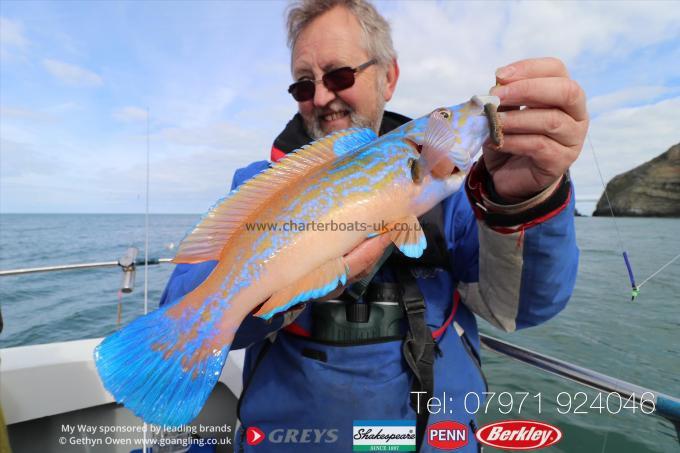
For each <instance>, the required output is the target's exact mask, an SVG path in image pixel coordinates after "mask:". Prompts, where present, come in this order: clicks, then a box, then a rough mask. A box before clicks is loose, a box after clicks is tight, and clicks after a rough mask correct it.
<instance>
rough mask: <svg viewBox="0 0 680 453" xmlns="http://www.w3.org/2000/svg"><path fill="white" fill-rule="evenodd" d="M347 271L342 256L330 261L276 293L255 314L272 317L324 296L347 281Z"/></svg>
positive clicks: (267, 317)
mask: <svg viewBox="0 0 680 453" xmlns="http://www.w3.org/2000/svg"><path fill="white" fill-rule="evenodd" d="M347 273H348V269H347V266H346V265H345V261H344V260H343V259H342V257H340V258H336V259H333V260H331V261H328V262H327V263H326V264H324V265H322V266H321V267H320V268H318V269H316V270H314V271H312V272H310V273H309V274H307V275H306V276H304V277H302V278H301V279H300V280H298V281H297V282H295V283H293V284H292V285H289V286H286V287H285V288H283V289H281V290H279V291H277V292H276V293H274V294H273V295H272V296H271V297H270V298H269V300H267V302H265V303H264V305H263V306H262V307H261V308H260V309H259V310H258V311H257V313H255V316H259V317H260V318H264V319H270V318H271V317H272V316H274V315H275V314H276V313H280V312H282V311H286V310H288V309H289V308H290V307H292V306H293V305H295V304H298V303H300V302H305V301H307V300H311V299H318V298H319V297H323V296H325V295H326V294H328V293H330V292H331V291H333V290H334V289H335V288H337V286H338V284H340V285H344V284H345V283H347Z"/></svg>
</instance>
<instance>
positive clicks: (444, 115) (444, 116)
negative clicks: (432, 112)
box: [439, 110, 451, 120]
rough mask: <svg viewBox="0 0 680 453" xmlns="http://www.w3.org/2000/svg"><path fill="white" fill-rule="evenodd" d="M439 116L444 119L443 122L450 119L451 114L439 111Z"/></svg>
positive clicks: (446, 111)
mask: <svg viewBox="0 0 680 453" xmlns="http://www.w3.org/2000/svg"><path fill="white" fill-rule="evenodd" d="M439 116H441V117H442V118H444V119H445V120H448V119H449V118H451V113H449V111H448V110H440V111H439Z"/></svg>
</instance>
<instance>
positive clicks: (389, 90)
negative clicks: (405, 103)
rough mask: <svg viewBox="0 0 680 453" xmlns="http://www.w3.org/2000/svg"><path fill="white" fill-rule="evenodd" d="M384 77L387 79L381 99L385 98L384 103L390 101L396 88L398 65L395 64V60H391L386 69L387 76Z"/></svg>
mask: <svg viewBox="0 0 680 453" xmlns="http://www.w3.org/2000/svg"><path fill="white" fill-rule="evenodd" d="M385 77H386V78H387V83H386V84H385V91H384V92H383V97H384V98H385V102H387V101H389V100H390V99H392V95H393V94H394V90H395V89H396V88H397V80H398V79H399V64H398V63H397V59H396V58H394V59H393V60H392V63H390V65H389V67H388V68H387V74H385Z"/></svg>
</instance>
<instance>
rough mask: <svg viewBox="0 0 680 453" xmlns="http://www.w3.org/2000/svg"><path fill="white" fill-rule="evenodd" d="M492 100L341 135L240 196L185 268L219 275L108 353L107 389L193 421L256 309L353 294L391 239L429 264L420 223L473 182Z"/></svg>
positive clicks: (223, 208)
mask: <svg viewBox="0 0 680 453" xmlns="http://www.w3.org/2000/svg"><path fill="white" fill-rule="evenodd" d="M491 102H494V103H495V104H496V105H497V103H498V100H497V98H493V99H491ZM484 103H485V102H484V100H483V99H480V98H473V99H472V100H471V101H469V102H467V103H464V104H461V105H459V106H455V107H450V108H445V109H437V110H435V111H434V112H433V113H432V114H430V115H428V116H425V117H422V118H420V119H417V120H414V121H411V122H409V123H407V124H405V125H403V126H402V127H400V128H398V129H396V130H394V131H392V132H391V133H389V134H386V135H384V136H382V137H380V138H377V137H376V136H375V133H374V132H372V131H371V130H369V129H347V130H344V131H340V132H337V133H334V134H331V135H329V136H327V137H325V138H323V139H320V140H318V141H316V142H314V143H313V144H311V145H308V146H306V147H303V148H302V149H300V150H298V151H296V152H295V153H292V154H289V155H288V156H286V157H285V158H284V159H282V160H281V161H279V162H278V163H276V164H273V165H272V167H271V168H269V169H267V170H265V171H264V172H262V173H260V174H259V175H257V176H255V177H254V178H252V179H250V180H249V181H247V182H246V183H244V184H243V185H241V186H240V187H239V188H237V189H235V190H234V191H232V193H230V194H229V195H228V196H227V197H226V198H225V199H224V200H221V201H220V202H219V203H218V204H216V205H215V207H213V208H212V209H211V210H210V211H209V212H208V214H206V215H205V216H204V218H203V219H202V220H201V222H200V223H199V224H198V225H197V226H196V227H195V228H194V230H193V231H192V232H191V233H190V234H189V235H188V236H187V238H185V240H184V241H183V242H182V244H181V245H180V248H179V251H178V254H177V256H176V258H175V260H174V261H175V262H177V263H198V262H203V261H207V260H218V264H217V265H216V267H215V268H214V270H213V272H212V273H211V274H210V275H209V276H208V278H207V279H206V280H205V281H204V282H203V283H202V284H201V285H200V286H199V287H197V288H196V289H195V290H194V291H192V292H191V293H189V294H187V295H186V296H185V297H184V298H182V299H181V300H178V301H174V302H173V303H172V304H169V305H166V306H164V307H162V308H160V309H158V310H156V311H155V312H153V313H150V314H149V315H146V316H144V317H141V318H138V319H137V320H135V321H133V322H132V323H131V324H130V325H128V326H127V327H125V328H124V329H122V330H120V331H118V332H116V333H114V334H113V335H111V336H109V337H107V338H106V339H105V340H104V341H103V342H102V344H100V345H99V346H98V347H97V349H96V351H95V360H96V363H97V367H98V371H99V373H100V376H101V378H102V381H103V382H104V385H105V386H106V388H107V389H108V390H109V391H111V393H112V394H113V395H114V397H115V398H116V399H117V400H118V401H119V402H121V403H123V404H125V405H126V406H128V407H129V408H130V409H131V410H133V411H134V412H135V413H136V414H137V415H139V416H140V417H142V418H143V419H144V420H145V421H148V422H151V423H156V424H161V425H172V426H175V425H180V424H184V423H187V422H189V421H190V420H191V419H193V418H194V417H195V416H196V415H197V414H198V412H199V411H200V409H201V407H202V406H203V404H204V403H205V400H206V399H207V396H208V395H209V393H210V391H211V389H212V387H213V386H214V385H215V383H216V382H217V380H218V378H219V375H220V372H221V368H222V366H223V364H224V361H225V359H226V355H227V353H228V351H229V346H230V344H231V342H232V341H233V338H234V335H235V333H236V330H237V329H238V327H239V326H240V324H241V322H242V321H243V319H244V318H245V317H246V316H247V315H248V314H249V313H250V312H252V311H253V310H254V309H255V308H256V307H258V306H259V305H261V304H263V303H264V304H263V305H262V306H261V307H260V308H259V310H258V311H257V313H255V315H256V316H260V317H262V318H265V319H269V318H271V316H273V315H274V314H276V313H278V312H282V311H285V310H287V309H288V308H290V307H291V306H293V305H296V304H298V303H301V302H305V301H309V300H313V299H316V298H319V297H322V296H324V295H325V294H328V293H329V292H331V291H333V290H334V289H336V288H337V287H338V285H344V284H345V283H346V279H347V268H346V266H345V264H344V262H343V258H342V257H343V256H344V255H346V254H347V253H348V252H350V251H351V250H352V249H354V248H355V247H356V246H357V245H359V244H360V243H362V242H363V241H365V240H366V239H367V238H368V237H372V236H375V235H378V234H388V235H390V239H391V240H392V241H393V242H394V243H395V245H396V246H397V247H398V248H399V249H400V250H401V251H402V252H403V253H404V254H405V255H407V256H410V257H418V256H420V255H421V254H422V252H423V250H424V249H425V247H426V246H427V244H426V241H425V236H424V234H423V232H422V229H421V228H420V225H419V223H418V220H417V217H418V216H420V215H422V214H424V213H425V212H427V211H428V210H430V209H431V208H432V207H434V206H435V205H436V204H437V203H439V202H440V201H442V200H443V199H444V198H446V197H448V196H449V195H451V194H452V193H454V192H455V191H457V190H458V189H459V188H460V186H461V185H462V183H463V181H464V178H465V175H466V173H467V171H468V170H469V168H470V166H471V164H472V159H473V157H474V155H475V153H476V152H477V151H478V150H479V148H480V146H481V144H482V142H483V141H484V140H485V139H486V138H487V137H488V134H489V129H488V124H487V119H486V117H484V116H483V115H482V111H483V104H484ZM124 367H127V368H124ZM140 376H147V377H148V379H149V384H148V385H140V384H139V379H140Z"/></svg>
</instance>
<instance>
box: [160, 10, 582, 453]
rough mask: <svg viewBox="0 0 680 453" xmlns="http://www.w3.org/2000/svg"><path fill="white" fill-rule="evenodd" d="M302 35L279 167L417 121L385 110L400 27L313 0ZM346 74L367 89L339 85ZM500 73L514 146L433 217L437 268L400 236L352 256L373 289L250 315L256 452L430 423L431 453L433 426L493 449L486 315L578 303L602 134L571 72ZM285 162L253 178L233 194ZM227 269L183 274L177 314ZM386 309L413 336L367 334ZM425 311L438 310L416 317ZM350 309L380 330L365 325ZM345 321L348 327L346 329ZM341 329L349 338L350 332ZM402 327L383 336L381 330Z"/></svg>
mask: <svg viewBox="0 0 680 453" xmlns="http://www.w3.org/2000/svg"><path fill="white" fill-rule="evenodd" d="M288 28H289V45H290V48H291V66H292V73H293V78H294V80H295V81H296V83H294V84H293V85H291V87H290V89H289V91H290V92H291V94H293V96H294V97H295V98H296V100H297V101H298V110H299V113H298V114H297V115H295V117H294V118H293V119H292V120H291V121H290V122H289V123H288V125H287V126H286V128H285V129H284V131H283V132H282V133H281V134H280V135H279V136H278V137H277V139H276V140H275V142H274V146H273V147H272V160H278V159H280V158H281V157H283V156H284V155H285V154H286V153H288V152H291V151H293V150H295V149H297V148H299V147H301V146H303V145H305V144H307V143H308V142H310V141H311V140H312V139H315V138H319V137H321V136H324V135H325V134H328V133H330V132H333V131H337V130H340V129H344V128H347V127H350V126H364V127H370V128H373V129H374V130H375V131H376V132H380V133H385V132H387V131H389V130H391V129H393V128H395V127H397V126H399V125H401V124H403V123H404V122H406V121H407V120H408V119H407V118H405V117H403V116H401V115H398V114H394V113H390V112H384V105H385V103H386V102H388V101H389V100H390V99H391V97H392V95H393V93H394V91H395V89H396V86H397V81H398V78H399V66H398V64H397V60H396V54H395V52H394V49H393V48H392V42H391V38H390V31H389V25H388V24H387V22H386V21H385V20H384V19H383V18H382V17H381V16H380V15H379V14H378V13H377V12H376V11H375V9H374V8H373V7H372V6H371V5H370V4H369V3H367V2H366V1H365V0H323V1H314V0H304V1H301V2H300V3H299V4H297V5H295V7H293V8H292V9H291V10H290V12H289V17H288ZM344 67H349V68H352V71H350V72H351V73H352V75H353V77H349V75H348V74H347V72H348V71H347V70H343V71H342V72H343V74H341V75H342V77H340V76H339V75H338V73H337V72H336V73H333V71H334V70H337V69H339V68H344ZM325 75H326V78H325V79H326V80H324V76H325ZM496 76H497V81H498V86H497V87H495V88H494V89H493V90H492V93H491V94H494V95H496V96H498V97H500V99H501V105H502V106H505V110H506V111H505V112H504V113H502V123H503V131H504V134H505V144H504V146H503V148H501V149H495V148H494V147H493V146H491V145H489V146H485V148H484V154H483V158H482V159H481V160H480V161H479V162H478V164H477V165H476V166H475V167H474V169H473V170H472V172H471V174H470V176H469V177H468V181H467V184H466V191H460V192H458V193H456V194H454V195H452V196H451V197H449V198H448V199H446V200H445V201H444V202H442V203H441V204H440V205H439V206H437V207H436V208H435V209H433V210H432V211H431V212H430V213H428V214H426V215H425V216H423V218H421V221H422V222H423V224H424V228H425V229H426V236H427V240H428V249H427V250H426V254H428V253H429V256H428V257H426V258H424V259H422V260H418V261H416V262H407V261H404V260H401V261H400V259H399V257H398V256H396V255H397V254H396V253H394V254H392V256H390V258H389V260H388V261H387V262H386V264H384V265H382V264H383V262H384V259H385V258H386V256H387V255H386V254H385V249H386V248H387V246H388V241H387V240H386V235H383V236H378V237H375V238H372V239H370V240H368V241H366V242H364V243H363V244H361V245H360V246H358V247H357V248H356V249H355V250H353V251H352V252H351V253H349V254H348V255H347V256H346V257H345V261H346V263H347V265H348V267H349V276H350V283H352V282H356V281H358V280H360V279H362V278H363V277H368V278H371V277H373V273H374V272H375V271H376V268H377V267H379V270H378V273H377V274H376V275H375V277H374V278H373V281H372V283H371V285H372V286H369V288H368V291H366V292H365V293H364V291H365V290H366V289H367V288H366V286H365V284H363V283H365V281H362V282H361V283H362V284H358V285H354V286H352V287H351V288H350V291H345V292H344V293H343V289H345V288H339V289H338V290H336V291H335V292H333V293H332V294H330V295H329V296H327V297H326V298H324V299H323V300H321V301H315V302H313V303H311V304H307V305H306V306H302V307H298V308H295V309H293V310H291V311H289V312H287V313H286V314H284V315H283V316H278V317H275V318H274V320H273V322H271V323H266V322H264V321H262V320H261V319H259V318H254V317H252V316H249V317H248V318H246V320H245V321H244V323H243V325H242V326H241V328H240V329H239V331H238V332H237V335H236V338H235V340H234V343H233V344H232V349H237V348H239V347H248V349H247V351H246V361H245V369H244V391H243V394H242V397H241V400H240V402H239V416H240V419H241V422H242V424H243V425H244V426H245V427H249V426H257V427H258V428H260V429H262V430H263V431H264V432H265V435H266V436H267V437H266V440H265V441H264V443H263V444H261V445H259V446H257V447H250V446H248V445H245V442H244V434H245V432H244V430H241V431H239V432H238V433H237V434H238V435H237V439H238V440H237V442H238V443H239V444H240V448H243V449H245V450H248V451H250V449H251V448H252V451H256V450H257V449H260V450H261V451H296V452H297V451H322V449H323V451H349V450H350V449H351V448H352V423H353V421H354V420H411V421H413V420H416V421H417V424H418V439H417V440H418V443H419V445H420V446H421V449H420V451H432V450H431V449H432V447H431V446H429V445H428V444H427V442H426V441H423V440H422V435H423V432H424V429H425V427H426V426H425V425H426V424H428V423H434V422H437V421H441V420H455V421H457V422H459V423H462V424H463V425H464V426H465V427H466V430H468V431H467V433H468V439H469V442H468V445H467V446H466V447H465V449H462V450H461V451H476V450H477V446H476V441H475V440H474V431H475V430H476V429H477V427H476V424H475V415H474V414H472V413H469V412H467V411H466V410H465V406H464V396H465V395H466V394H468V393H472V394H476V395H479V397H480V399H482V400H483V395H482V392H484V391H485V381H484V377H483V375H482V374H481V368H480V367H479V337H478V333H477V326H476V321H475V317H474V315H473V313H475V314H477V315H479V316H482V317H484V318H485V319H487V320H488V321H490V322H491V323H492V324H494V325H496V326H497V327H499V328H502V329H504V330H507V331H512V330H515V329H519V328H523V327H528V326H531V325H535V324H538V323H540V322H543V321H545V320H547V319H549V318H550V317H552V316H554V315H555V314H556V313H558V312H559V311H560V310H561V309H562V308H563V307H564V305H565V304H566V302H567V300H568V298H569V295H570V294H571V291H572V289H573V285H574V281H575V275H576V267H577V261H578V250H577V248H576V244H575V239H574V227H573V193H572V188H571V184H570V182H569V180H568V175H567V171H568V168H569V166H570V165H571V163H572V162H573V161H574V160H575V159H576V157H577V156H578V154H579V152H580V150H581V147H582V145H583V141H584V137H585V132H586V129H587V125H588V117H587V113H586V110H585V96H584V94H583V91H582V90H581V89H580V87H579V86H578V85H577V84H576V83H575V82H573V81H572V80H570V79H569V77H568V74H567V71H566V69H565V67H564V65H563V64H562V63H561V62H560V61H558V60H556V59H552V58H543V59H535V60H524V61H519V62H515V63H513V64H511V65H509V66H506V67H504V68H501V69H499V70H498V71H497V74H496ZM450 101H451V100H442V102H443V103H447V102H448V103H450ZM518 106H527V107H528V108H526V109H523V110H519V109H518ZM430 107H434V106H430ZM425 108H428V107H427V106H425ZM269 165H270V164H269V163H268V162H255V163H253V164H251V165H250V166H248V167H246V168H244V169H240V170H238V171H237V172H236V174H235V176H234V182H233V187H237V186H238V185H239V184H241V183H243V182H244V181H245V180H247V179H248V178H250V177H252V176H254V175H255V174H257V173H258V172H260V171H262V170H264V169H265V168H267V167H268V166H269ZM428 225H429V228H428ZM214 264H215V263H214V262H210V263H203V264H200V265H193V266H190V265H180V266H178V267H177V268H176V269H175V272H174V274H173V276H172V278H171V280H170V282H169V283H168V287H167V288H166V291H165V292H164V294H163V297H162V301H161V303H165V302H168V301H173V300H177V299H179V298H180V297H182V295H184V294H185V293H187V292H189V291H191V290H192V289H193V288H195V287H196V286H198V285H199V284H200V283H201V282H202V281H203V279H204V278H205V277H207V275H208V274H209V273H210V271H211V270H212V268H213V267H214ZM377 265H379V266H377ZM395 285H396V286H395ZM356 288H359V290H358V293H357V291H355V290H354V289H356ZM394 288H398V289H396V290H394ZM341 293H343V294H341ZM395 294H396V296H395ZM336 298H339V300H336ZM357 299H359V300H357ZM407 299H408V301H407ZM381 301H388V302H395V301H398V302H399V304H401V305H400V306H399V305H397V304H396V303H395V304H394V305H392V306H390V307H393V308H390V310H392V311H390V312H389V313H388V311H385V312H384V313H388V314H389V315H390V316H393V319H397V320H398V321H399V323H398V324H397V325H398V328H399V329H401V330H397V333H398V335H394V331H392V332H391V334H387V333H385V334H380V333H373V334H371V335H368V336H363V337H362V338H361V339H358V337H359V335H357V337H356V338H355V337H353V336H352V335H353V333H352V332H353V331H352V329H353V327H352V326H353V325H355V324H356V325H359V324H361V322H364V323H365V322H367V321H366V319H368V320H369V321H370V318H366V317H365V316H366V313H365V312H364V313H363V314H361V313H360V312H361V310H359V311H356V310H354V307H356V306H359V305H361V308H362V310H363V309H364V308H365V307H366V306H371V307H377V306H378V305H375V304H373V303H374V302H377V303H380V302H381ZM409 301H410V302H409ZM423 301H424V313H423V311H422V310H417V309H416V310H412V308H413V307H418V306H420V307H421V308H422V305H418V304H419V303H420V302H423ZM459 301H460V302H461V303H458V302H459ZM362 303H363V304H362ZM409 303H411V305H409ZM386 306H387V305H386ZM338 307H340V309H338ZM347 307H350V308H351V310H350V308H347ZM394 307H397V308H394ZM409 307H411V308H409ZM373 309H375V310H377V308H372V310H373ZM385 310H387V309H385ZM350 312H351V313H353V314H352V316H357V317H362V316H363V317H364V319H363V320H361V322H359V321H357V320H356V319H354V320H350V319H349V318H350ZM345 313H346V314H347V319H344V318H342V319H341V320H340V321H337V322H335V321H333V320H337V319H339V318H338V315H339V314H342V316H344V314H345ZM357 313H358V314H357ZM329 320H330V321H329ZM334 322H335V324H334ZM282 327H283V329H282ZM339 329H345V330H343V338H344V340H347V339H349V341H343V340H342V339H340V340H339V339H338V338H336V336H334V333H335V332H337V331H338V330H339ZM386 329H388V327H386V326H384V325H379V324H378V325H376V329H375V331H376V332H381V331H383V330H385V331H386ZM404 335H406V338H407V339H408V342H409V344H407V345H402V338H403V337H404ZM433 338H434V340H433ZM433 341H434V343H436V344H434V343H433ZM402 351H403V354H402ZM445 395H446V396H445ZM429 396H435V397H438V398H440V399H442V398H446V399H450V401H447V409H446V412H447V413H443V411H441V410H440V411H437V412H436V413H435V411H429V412H428V411H427V408H426V407H425V406H426V397H429ZM416 411H418V414H416ZM468 427H469V428H468ZM274 433H276V435H275V436H273V435H271V434H274Z"/></svg>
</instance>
